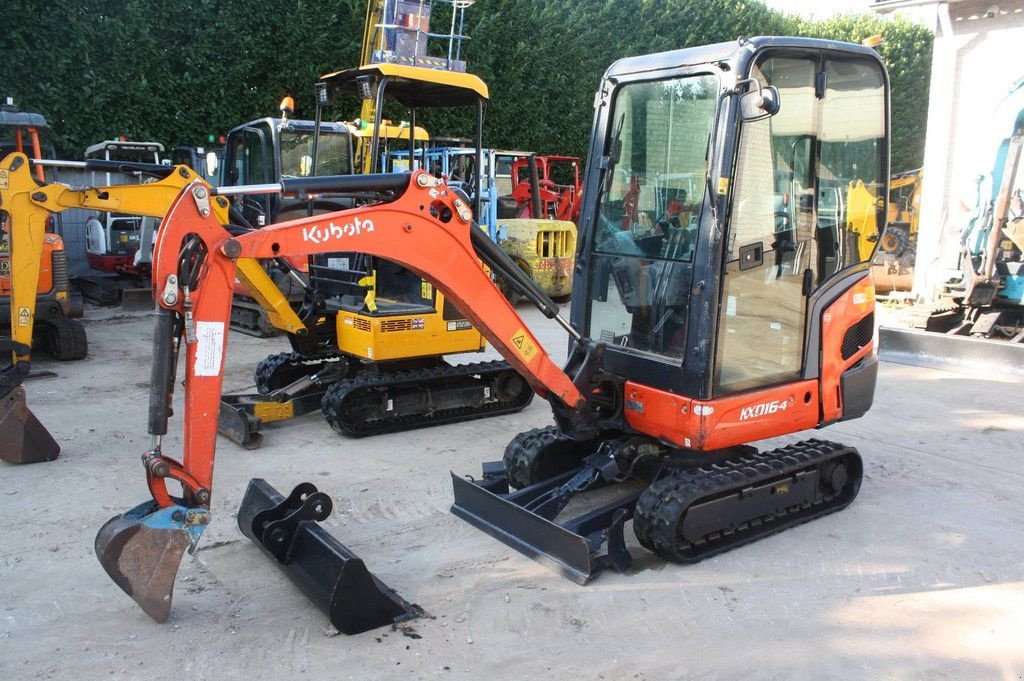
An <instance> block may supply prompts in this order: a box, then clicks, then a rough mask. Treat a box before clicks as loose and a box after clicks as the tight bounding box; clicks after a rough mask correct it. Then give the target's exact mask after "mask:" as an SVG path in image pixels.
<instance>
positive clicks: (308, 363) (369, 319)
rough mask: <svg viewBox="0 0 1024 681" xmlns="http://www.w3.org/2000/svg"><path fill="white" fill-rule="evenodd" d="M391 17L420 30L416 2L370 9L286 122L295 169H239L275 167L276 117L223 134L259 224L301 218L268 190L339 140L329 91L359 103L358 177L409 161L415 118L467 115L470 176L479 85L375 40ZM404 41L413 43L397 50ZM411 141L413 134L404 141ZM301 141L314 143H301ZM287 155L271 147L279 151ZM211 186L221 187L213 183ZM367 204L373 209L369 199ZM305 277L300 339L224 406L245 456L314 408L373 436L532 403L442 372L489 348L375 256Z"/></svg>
mask: <svg viewBox="0 0 1024 681" xmlns="http://www.w3.org/2000/svg"><path fill="white" fill-rule="evenodd" d="M413 10H415V11H413ZM395 11H399V12H407V13H408V16H409V17H412V18H411V19H409V21H406V22H405V23H403V24H402V25H403V26H404V25H406V24H409V22H412V23H413V24H415V25H416V26H420V28H422V27H423V26H425V25H426V23H425V22H427V21H428V20H429V12H428V10H427V8H426V6H425V5H424V6H423V7H420V6H419V5H416V7H408V8H406V7H404V6H403V7H396V6H395V5H394V3H384V2H379V1H378V2H370V3H369V5H368V13H367V18H366V25H365V29H366V34H365V36H364V41H363V54H362V61H363V65H362V66H359V67H357V68H353V69H347V70H343V71H337V72H334V73H329V74H326V75H324V76H322V77H321V79H320V81H319V82H318V83H317V84H316V88H315V91H316V94H317V97H316V103H317V106H316V113H315V118H314V120H313V121H312V122H309V121H304V122H302V125H301V126H297V125H296V122H295V121H288V124H289V125H291V126H293V127H294V130H299V129H300V128H301V130H302V134H303V135H304V140H305V141H304V142H303V144H302V145H301V148H300V152H299V153H295V154H292V156H294V157H295V158H297V159H298V160H297V161H295V162H292V163H291V164H290V166H289V167H290V168H292V170H290V171H288V172H284V171H283V170H282V171H281V172H279V173H277V174H276V175H274V176H272V177H268V176H254V175H253V174H252V173H251V172H250V170H251V168H250V164H249V161H248V160H247V159H249V158H252V157H255V158H273V157H274V154H273V151H272V148H271V147H270V143H272V140H274V139H275V136H274V133H275V130H274V129H273V128H272V126H271V123H272V122H273V119H265V124H264V125H263V126H262V127H259V129H260V130H262V134H261V135H252V136H250V137H248V138H247V137H245V136H244V134H240V135H235V134H234V131H233V133H232V134H231V135H229V141H228V148H227V155H226V157H225V159H226V167H227V168H228V172H229V173H232V172H233V173H234V175H233V176H232V175H230V174H229V176H228V178H229V179H228V182H227V183H226V184H231V185H234V184H241V183H242V182H255V183H256V184H261V185H262V186H263V189H262V190H260V192H258V193H259V195H260V196H261V198H260V201H262V202H263V204H264V205H265V206H266V207H267V208H266V209H264V210H263V211H262V214H263V215H264V216H266V219H265V220H263V221H262V223H265V224H270V223H274V222H277V221H278V219H277V216H278V215H280V214H281V212H282V209H281V207H284V206H286V207H288V208H289V210H290V211H291V212H290V216H295V214H296V213H297V212H299V209H305V208H306V206H301V205H298V203H297V202H296V201H294V200H290V201H289V200H286V199H284V198H282V197H280V196H278V195H277V194H275V193H274V192H272V191H270V188H273V187H275V185H273V184H266V183H268V182H274V181H275V180H276V181H280V182H281V183H282V184H286V183H287V182H289V181H291V180H294V181H296V182H298V181H313V182H314V186H315V181H316V179H317V177H316V175H317V174H318V171H321V170H322V169H324V166H325V164H324V162H323V161H324V159H325V158H327V157H328V156H329V155H330V153H331V150H332V149H333V148H336V147H337V146H338V144H339V140H340V139H341V135H340V131H336V130H334V129H333V128H331V127H329V126H328V125H327V124H324V123H323V122H322V121H323V118H324V108H325V106H326V105H327V104H328V103H329V102H330V101H331V100H332V98H333V97H335V96H336V95H338V94H343V95H355V96H357V97H360V98H362V100H363V104H362V108H361V110H360V116H361V118H360V121H359V124H357V125H355V126H352V128H353V129H356V130H358V134H353V135H352V136H353V138H354V139H353V141H354V157H355V162H354V168H355V169H356V173H355V174H357V175H363V176H367V177H373V176H374V174H375V173H377V172H379V170H380V169H381V168H383V167H384V165H385V161H384V159H385V158H386V157H387V155H388V153H389V150H390V149H392V148H395V147H399V146H405V145H408V150H409V152H410V156H411V157H413V158H415V157H416V152H417V146H420V147H422V142H423V137H424V136H423V135H421V134H420V132H421V131H422V128H420V127H418V126H417V124H416V120H417V113H418V112H420V111H422V110H424V109H431V110H437V109H470V110H472V111H473V112H474V114H475V141H476V152H475V157H474V158H475V159H476V161H475V163H474V165H475V167H477V168H479V167H481V165H482V162H481V159H482V153H483V152H482V136H483V132H482V131H483V114H484V106H485V105H486V103H487V101H488V89H487V85H486V84H485V83H484V82H483V81H482V80H481V79H480V78H478V77H477V76H474V75H472V74H468V73H464V72H462V71H464V70H465V64H464V63H463V62H459V61H458V60H457V59H454V58H453V59H440V58H434V57H428V56H426V48H425V43H421V42H417V40H416V39H414V37H411V34H410V32H409V31H406V30H402V31H397V33H398V35H393V33H394V32H390V33H389V31H388V30H386V29H391V28H394V26H393V23H394V21H397V20H396V15H394V12H395ZM402 16H406V15H405V14H403V15H402ZM413 19H415V21H413ZM415 33H416V31H414V30H413V31H412V34H415ZM405 40H410V41H411V43H410V44H407V45H406V44H403V42H402V41H405ZM421 40H425V38H423V37H421ZM452 40H453V41H454V40H456V38H454V37H453V38H452ZM385 106H389V107H401V108H402V109H404V110H405V111H406V112H407V116H408V117H407V119H406V120H407V121H408V123H407V124H406V125H400V126H393V125H390V124H389V123H388V122H387V121H386V120H385V119H384V118H383V114H384V109H385ZM278 120H280V119H278ZM330 125H335V126H336V125H337V124H330ZM257 127H258V126H247V128H248V129H256V128H257ZM294 130H289V129H288V128H284V127H279V128H278V129H277V130H276V133H277V139H280V140H284V139H286V136H285V133H286V132H287V133H289V134H290V135H292V136H293V135H294ZM410 131H416V134H413V135H410ZM309 137H312V140H308V139H305V138H309ZM410 137H411V139H410ZM289 139H292V140H293V139H294V137H290V138H289ZM259 140H267V141H268V142H270V143H268V144H267V147H266V149H265V151H264V152H263V153H262V154H260V153H258V152H256V153H254V151H253V150H250V151H248V152H247V153H241V151H242V148H243V147H244V146H245V145H247V144H262V142H260V141H259ZM285 146H286V145H285V144H284V142H283V141H282V142H281V143H279V144H278V145H277V148H280V149H283V148H285ZM281 166H282V168H283V167H284V164H283V163H282V164H281ZM261 167H262V166H261ZM327 170H328V172H329V171H330V168H329V167H328V168H327ZM339 174H341V173H339ZM462 188H463V189H466V190H467V191H468V192H469V193H471V194H474V195H475V201H471V200H470V199H469V198H468V197H464V202H465V204H464V205H465V206H466V207H467V209H468V208H469V206H470V205H475V207H476V210H475V211H474V214H476V215H479V214H480V212H481V211H480V201H481V199H480V192H478V191H476V192H474V191H473V189H474V188H473V187H472V186H471V183H470V184H467V185H464V186H463V187H462ZM221 189H222V190H223V189H225V186H224V185H223V184H222V186H221ZM256 193H257V192H253V193H252V194H250V195H249V196H247V197H246V202H245V204H244V205H245V206H248V207H254V206H255V203H256V202H255V201H254V200H253V194H256ZM388 194H389V196H390V195H393V194H394V192H393V191H390V192H388ZM305 195H306V196H309V197H311V198H315V200H314V201H313V202H312V203H311V204H309V206H308V212H309V214H311V215H312V214H317V213H321V212H325V211H328V210H337V209H338V206H339V205H341V204H342V203H343V202H344V201H345V197H344V196H342V195H340V194H337V193H331V192H326V191H321V192H316V191H309V190H307V191H306V193H305ZM367 198H368V196H367V195H366V194H364V195H363V196H362V197H356V198H355V199H353V198H352V197H351V193H350V194H349V199H348V200H349V203H348V205H349V206H352V205H357V204H358V203H366V201H367ZM373 198H374V199H375V200H380V196H379V195H377V196H374V197H373ZM328 199H330V201H331V202H333V207H332V206H331V204H330V203H329V202H328ZM353 200H354V201H355V202H353ZM301 212H305V210H302V211H301ZM246 217H247V218H248V220H249V222H250V223H252V224H259V223H261V221H260V219H259V218H260V217H261V216H260V215H259V214H257V215H255V216H254V215H250V214H247V215H246ZM339 227H341V226H339ZM323 236H324V238H326V237H327V235H323ZM314 238H320V237H314ZM293 266H294V265H293ZM307 269H308V277H307V278H308V282H307V283H306V286H307V291H306V300H305V302H304V304H303V306H302V308H301V309H300V310H299V311H298V314H299V317H300V318H301V320H302V327H300V331H298V332H296V331H294V330H293V331H287V330H286V331H287V333H288V339H289V342H290V343H291V346H292V352H288V353H278V354H274V355H271V356H269V357H267V358H265V359H264V360H263V361H261V362H260V363H259V365H258V366H257V367H256V372H255V383H256V388H257V391H258V394H228V395H224V396H223V397H222V400H221V405H220V415H219V426H218V427H219V431H220V434H221V435H223V436H225V437H227V438H229V439H231V440H232V441H234V442H236V443H238V444H240V445H242V446H244V447H247V448H255V447H258V446H259V445H260V444H261V442H262V439H263V433H262V431H263V426H264V425H265V424H267V423H271V422H279V421H284V420H287V419H291V418H294V417H296V416H299V415H302V414H306V413H310V412H312V411H316V410H318V409H319V410H320V412H321V413H322V415H323V417H324V419H325V420H326V421H327V422H328V423H329V424H330V425H331V427H332V428H333V429H334V430H336V431H337V432H339V433H343V434H345V435H349V436H365V435H374V434H380V433H386V432H393V431H398V430H408V429H412V428H417V427H422V426H429V425H437V424H442V423H450V422H455V421H465V420H469V419H474V418H481V417H485V416H496V415H499V414H504V413H509V412H514V411H519V410H521V409H523V408H524V407H525V406H526V405H527V404H529V402H530V400H531V399H532V396H533V394H532V391H531V390H530V388H529V386H528V384H527V383H526V382H525V381H523V380H522V379H521V377H520V376H519V375H518V374H517V373H516V372H515V370H514V369H513V368H512V367H511V366H510V365H509V363H508V362H506V361H491V362H474V363H469V364H458V365H455V364H450V363H449V362H447V361H446V359H445V357H446V356H447V355H454V354H459V353H465V352H479V351H481V350H483V349H484V347H485V345H486V342H485V340H484V337H483V336H482V335H481V334H480V332H479V331H477V330H476V329H475V328H474V327H473V325H472V323H471V322H470V321H469V319H467V317H466V314H464V312H463V311H460V310H459V309H457V308H456V307H455V306H454V305H453V304H452V303H451V301H450V300H449V299H448V298H447V296H445V295H444V294H443V292H440V291H438V290H437V289H436V288H435V287H434V286H432V285H431V284H430V283H428V282H426V281H424V280H423V279H422V277H421V276H420V275H418V274H415V273H413V272H412V271H410V270H409V269H407V268H404V267H401V266H398V265H395V264H394V263H392V262H389V261H387V260H385V259H382V258H379V257H373V256H368V255H365V254H361V253H357V252H348V251H341V252H334V253H325V254H318V255H315V256H312V257H310V258H309V259H308V268H307ZM275 326H276V324H275ZM278 328H280V327H278Z"/></svg>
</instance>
